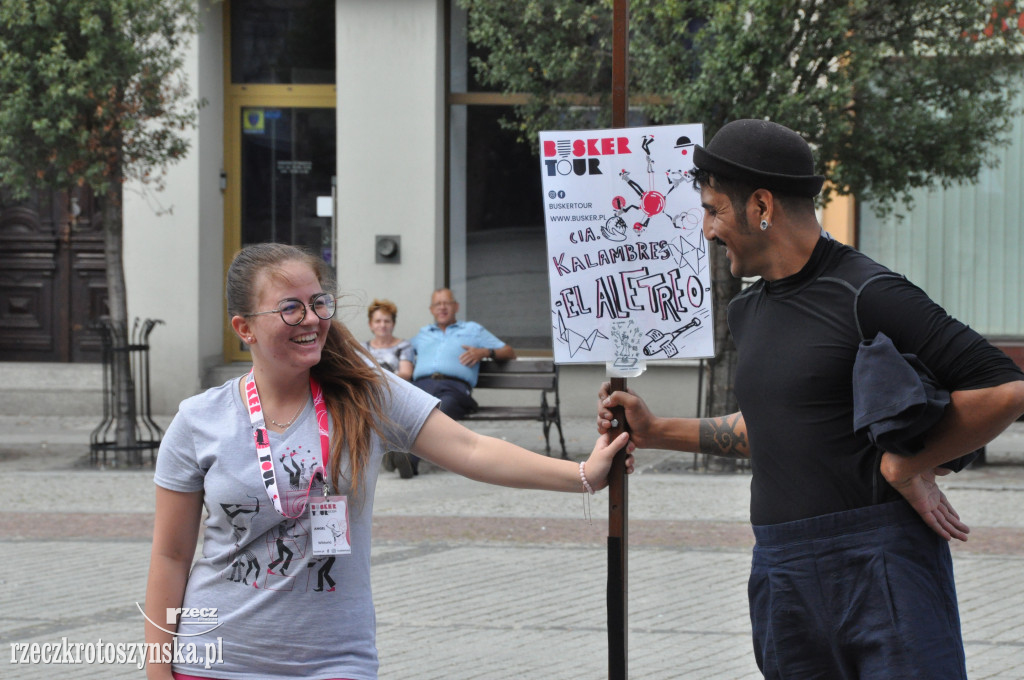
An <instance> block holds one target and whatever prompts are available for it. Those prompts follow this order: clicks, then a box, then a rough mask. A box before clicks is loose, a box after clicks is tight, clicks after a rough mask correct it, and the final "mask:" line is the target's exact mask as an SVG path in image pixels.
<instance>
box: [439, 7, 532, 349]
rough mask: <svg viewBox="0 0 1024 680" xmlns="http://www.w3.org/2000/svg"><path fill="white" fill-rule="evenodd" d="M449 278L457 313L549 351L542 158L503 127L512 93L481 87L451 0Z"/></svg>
mask: <svg viewBox="0 0 1024 680" xmlns="http://www.w3.org/2000/svg"><path fill="white" fill-rule="evenodd" d="M452 5H453V8H452V17H451V20H452V23H451V29H452V30H451V36H452V37H451V73H450V91H451V96H450V100H451V102H452V105H451V107H450V110H449V117H450V147H449V181H450V202H449V206H450V207H449V244H450V245H449V253H448V256H449V260H448V262H449V279H450V285H451V287H452V289H453V291H454V292H455V294H456V296H457V297H458V298H459V300H460V302H461V303H462V305H463V310H462V312H461V313H460V316H461V317H463V318H466V319H469V320H472V321H477V322H479V323H481V324H483V325H484V326H485V327H486V328H487V329H488V330H490V331H491V332H493V333H494V334H495V335H497V336H498V337H499V338H501V339H502V340H504V341H505V342H507V343H509V344H510V345H512V346H514V347H515V348H516V349H517V350H537V351H550V350H551V318H550V317H551V315H550V311H549V309H548V278H547V267H546V261H547V245H546V240H545V231H544V206H543V201H542V196H541V182H540V169H539V164H540V161H539V160H538V159H537V157H536V156H535V155H534V154H533V152H532V150H531V148H530V147H529V146H527V145H526V144H523V143H520V142H518V141H517V140H516V138H515V135H514V134H513V133H512V132H509V131H507V130H504V129H503V128H502V127H501V124H500V122H499V121H500V119H501V118H502V117H511V114H512V107H511V105H510V98H508V97H504V96H502V95H498V94H493V93H486V92H481V88H480V87H479V85H477V84H476V82H475V80H474V78H473V73H472V71H471V69H470V68H469V66H468V54H467V44H466V38H465V32H464V27H465V12H463V11H462V10H460V9H459V8H458V6H457V5H456V3H452Z"/></svg>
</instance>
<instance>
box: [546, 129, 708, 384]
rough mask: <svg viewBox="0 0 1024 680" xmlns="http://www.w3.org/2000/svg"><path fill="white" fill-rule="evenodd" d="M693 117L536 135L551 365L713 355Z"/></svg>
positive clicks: (698, 137)
mask: <svg viewBox="0 0 1024 680" xmlns="http://www.w3.org/2000/svg"><path fill="white" fill-rule="evenodd" d="M701 143H703V128H702V126H700V125H667V126H656V127H644V128H622V129H613V130H575V131H545V132H541V133H540V165H541V177H542V187H543V191H544V214H545V222H546V227H547V243H548V278H549V281H550V284H551V325H552V329H553V331H554V332H553V337H554V351H555V361H556V362H558V363H586V362H597V363H614V364H615V365H616V367H617V368H618V369H622V370H630V369H631V368H634V367H636V368H640V367H642V366H643V364H644V362H645V361H647V360H653V359H672V358H696V357H708V356H713V354H714V332H713V324H712V316H713V315H712V309H711V297H712V296H711V275H710V269H709V265H708V263H709V261H708V253H707V244H706V241H705V239H704V236H703V233H702V232H701V217H702V209H701V206H700V196H699V195H698V194H697V193H696V192H695V191H694V190H693V188H692V186H691V184H690V180H691V172H692V169H693V147H694V145H695V144H701Z"/></svg>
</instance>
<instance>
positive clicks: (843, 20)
mask: <svg viewBox="0 0 1024 680" xmlns="http://www.w3.org/2000/svg"><path fill="white" fill-rule="evenodd" d="M458 1H459V4H460V5H461V6H462V7H464V8H465V9H467V10H468V17H469V22H468V38H469V42H470V44H471V48H472V51H471V55H472V56H471V65H472V67H473V71H474V73H475V76H476V78H477V81H478V82H479V84H480V85H482V86H483V87H484V88H485V89H493V90H497V91H502V92H506V93H527V94H530V95H532V97H531V98H530V100H529V102H528V103H527V104H524V105H521V106H517V107H516V114H515V116H514V118H511V119H506V120H505V121H504V124H505V125H506V126H507V127H509V128H512V129H514V130H516V131H517V132H518V134H519V137H520V139H521V140H522V141H523V142H524V143H526V144H529V145H530V146H531V147H532V148H534V149H535V150H536V147H537V144H536V139H537V137H536V133H537V132H538V131H539V130H545V129H556V130H557V129H578V128H601V127H609V126H610V123H611V109H610V98H611V89H612V84H611V66H612V50H611V45H612V12H611V9H612V4H613V3H612V0H591V1H584V0H458ZM1022 32H1024V14H1021V12H1020V11H1019V10H1018V9H1017V8H1016V5H1015V3H1014V2H1013V1H1008V0H985V1H979V0H788V1H787V0H782V1H780V0H631V1H630V3H629V58H628V74H629V103H630V111H631V113H630V121H631V122H633V121H637V122H639V121H644V122H650V123H653V124H669V123H703V124H704V134H705V139H710V138H711V137H712V136H713V135H714V134H715V132H717V131H718V129H719V128H721V127H722V125H724V124H725V123H727V122H729V121H730V120H736V119H739V118H764V119H769V120H773V121H776V122H779V123H782V124H784V125H786V126H788V127H790V128H793V129H794V130H797V131H798V132H800V133H801V134H802V135H803V136H804V138H805V139H807V140H808V141H809V142H810V143H811V145H812V146H813V147H814V149H815V156H816V159H817V163H818V168H817V170H818V172H820V173H821V174H824V175H825V176H826V177H828V178H829V180H831V181H830V182H829V183H827V184H826V188H825V190H824V192H823V195H822V200H823V201H827V200H828V199H829V198H830V197H831V196H833V195H835V194H851V193H852V194H855V195H856V196H858V197H859V198H860V199H862V200H866V201H872V202H874V205H875V206H876V207H877V209H879V210H880V211H885V210H887V209H889V208H891V206H892V205H893V204H894V203H895V202H896V201H898V200H903V201H907V202H909V200H910V196H911V192H912V191H913V190H914V189H918V188H921V187H934V186H937V185H941V186H949V185H951V184H953V183H956V182H964V181H973V180H975V179H976V178H977V176H978V173H979V171H980V170H981V169H982V168H983V167H985V166H986V165H990V164H992V163H993V161H992V156H991V151H992V149H993V148H994V147H995V146H996V145H997V144H1000V143H1003V142H1004V141H1005V136H1006V134H1007V133H1008V131H1009V128H1010V126H1011V122H1012V119H1013V117H1014V116H1015V115H1016V114H1017V113H1018V112H1017V111H1015V110H1014V109H1013V105H1012V102H1013V98H1014V96H1015V95H1016V92H1017V90H1018V89H1019V88H1020V85H1021V82H1022V81H1021V63H1022V62H1021V59H1020V55H1021V50H1022V44H1024V37H1022ZM637 114H639V116H638V115H637ZM711 270H712V271H711V274H712V279H713V281H714V292H713V296H714V304H715V328H716V332H715V336H716V337H715V344H716V348H717V351H718V356H717V357H716V358H715V360H713V361H711V362H709V364H708V380H707V381H706V385H707V393H706V399H705V402H704V403H705V406H706V408H707V410H708V412H709V413H715V414H721V413H727V412H731V411H732V410H735V408H736V402H735V398H734V396H733V395H732V391H731V385H732V373H733V370H734V367H735V359H736V356H735V348H734V346H733V345H732V343H731V339H730V338H729V336H728V331H727V324H726V322H725V310H726V306H727V303H728V301H729V300H730V299H732V297H733V296H734V295H735V294H736V293H737V292H738V291H739V289H740V286H741V283H740V281H739V280H737V279H733V278H732V277H731V276H730V275H729V270H728V262H727V260H726V259H725V256H724V252H722V249H719V248H714V249H712V257H711Z"/></svg>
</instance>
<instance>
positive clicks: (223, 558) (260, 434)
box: [146, 244, 632, 680]
mask: <svg viewBox="0 0 1024 680" xmlns="http://www.w3.org/2000/svg"><path fill="white" fill-rule="evenodd" d="M332 286H333V283H332V281H331V279H330V276H329V272H328V269H327V267H326V265H325V264H324V263H323V262H322V261H320V260H319V259H318V258H315V257H313V256H311V255H308V254H306V253H305V252H304V251H301V250H299V249H297V248H294V247H292V246H286V245H280V244H261V245H255V246H249V247H247V248H245V249H243V250H242V251H241V252H239V253H238V254H237V255H236V256H235V259H234V261H233V262H232V264H231V267H230V268H229V270H228V280H227V306H228V314H229V315H230V316H231V326H232V328H233V329H234V330H235V332H236V333H237V334H238V336H239V337H240V338H241V339H242V340H243V341H244V342H245V343H247V344H248V345H249V348H250V350H251V352H252V360H253V367H252V370H251V371H250V372H249V373H248V374H247V375H245V376H242V377H241V378H239V379H232V380H230V381H228V382H227V383H225V384H224V385H221V386H220V387H215V388H213V389H210V390H208V391H206V392H204V393H203V394H200V395H197V396H195V397H191V398H189V399H186V400H185V401H184V402H182V404H181V407H180V409H179V411H178V414H177V415H176V416H175V418H174V421H173V422H172V423H171V425H170V426H169V428H168V430H167V433H166V435H165V436H164V439H163V442H162V444H161V447H160V454H159V457H158V459H157V469H156V476H155V480H156V484H157V488H156V522H155V527H154V535H153V550H152V556H151V561H150V568H149V583H148V586H147V590H146V618H147V622H146V640H147V642H150V643H161V644H164V645H165V648H169V647H167V646H169V645H171V644H177V645H178V647H181V646H182V645H185V644H190V645H194V646H193V647H191V649H197V650H200V651H202V650H217V651H218V656H219V658H218V663H217V664H216V665H213V666H208V665H207V663H206V662H207V659H198V658H193V659H188V658H187V655H179V657H178V658H177V659H174V661H173V663H152V662H151V663H150V664H148V666H147V673H148V676H149V678H151V679H155V678H162V679H164V680H167V679H168V678H171V677H174V678H178V679H179V680H182V679H186V680H187V679H190V678H204V677H208V678H214V677H232V678H248V677H252V678H257V677H258V678H271V679H272V678H287V677H306V678H318V679H321V680H332V679H342V680H373V679H374V678H376V677H377V650H376V646H375V642H374V638H375V618H374V611H373V602H372V597H371V593H370V524H371V515H372V512H373V497H374V487H375V484H376V481H377V472H378V470H379V469H380V463H381V457H382V456H383V454H384V453H385V451H388V450H398V451H411V452H413V453H415V454H416V455H418V456H421V457H423V458H426V459H427V460H429V461H432V462H434V463H436V464H437V465H439V466H441V467H444V468H447V469H449V470H451V471H453V472H457V473H459V474H462V475H465V476H467V477H470V478H473V479H476V480H480V481H484V482H489V483H492V484H501V485H505V486H511V487H520V488H534V489H547V490H552V491H569V492H580V491H592V490H593V489H600V488H603V487H604V486H605V485H606V477H607V474H608V470H609V467H610V465H611V460H612V457H613V456H614V454H615V452H616V451H618V450H619V449H620V448H622V446H624V445H625V443H626V435H622V436H620V437H619V438H617V439H615V440H614V441H609V439H608V438H607V436H602V437H601V438H600V439H598V441H597V444H596V445H595V447H594V450H593V452H592V453H591V455H590V457H589V458H588V459H587V460H586V461H585V464H579V465H577V464H576V463H572V462H569V461H565V460H559V459H555V458H548V457H546V456H541V455H538V454H534V453H531V452H529V451H526V450H524V449H521V448H519V447H517V446H514V445H512V444H509V443H507V442H504V441H501V440H498V439H494V438H491V437H484V436H481V435H478V434H475V433H474V432H472V431H470V430H468V429H466V428H464V427H463V426H461V425H460V424H458V423H456V422H455V421H453V420H451V419H450V418H448V417H447V416H445V415H444V414H442V413H441V412H440V411H439V410H438V409H437V408H436V406H437V403H438V402H437V399H435V398H433V397H431V396H430V395H427V394H426V393H424V392H422V391H421V390H419V389H417V388H415V387H413V386H412V385H411V384H409V383H407V382H406V381H404V380H401V379H399V378H397V377H396V376H394V375H393V374H391V373H389V372H387V371H381V370H380V369H379V368H377V367H376V366H375V365H374V364H373V363H372V362H371V361H370V359H369V355H368V353H367V351H366V350H365V348H364V347H363V346H362V345H361V344H360V343H359V342H358V341H357V340H356V339H355V338H354V337H353V336H352V334H351V333H350V332H349V331H348V329H347V328H345V326H344V325H342V324H341V323H339V322H338V321H336V320H333V316H334V311H335V307H336V301H335V297H334V294H333V293H332V292H331V291H332ZM627 466H628V467H629V469H632V459H631V458H630V459H628V461H627ZM325 471H326V472H325ZM204 507H205V510H206V513H207V515H208V518H207V519H206V520H205V521H204V522H203V524H204V527H205V529H204V534H203V549H202V555H201V557H200V558H199V559H198V560H197V561H196V563H195V565H194V566H192V560H193V555H194V553H195V548H196V542H197V539H198V536H199V526H200V521H201V517H202V514H203V509H204ZM270 565H273V567H272V568H271V566H270ZM176 618H177V621H175V620H176ZM169 621H170V623H169ZM175 633H176V634H177V635H178V636H179V638H178V640H177V642H176V643H172V637H173V635H174V634H175ZM218 645H220V647H218ZM183 660H184V662H182V661H183ZM193 661H194V662H193ZM172 669H173V673H172Z"/></svg>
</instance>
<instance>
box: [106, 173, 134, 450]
mask: <svg viewBox="0 0 1024 680" xmlns="http://www.w3.org/2000/svg"><path fill="white" fill-rule="evenodd" d="M116 175H117V176H116V177H115V178H114V181H113V182H111V184H110V188H109V189H107V192H106V194H105V195H104V200H103V237H104V238H103V240H104V248H103V253H104V258H105V260H106V265H107V299H108V301H109V305H110V310H109V311H110V334H111V335H110V337H111V341H112V349H113V357H112V361H113V363H112V366H111V370H112V373H111V375H112V382H113V385H114V399H113V408H114V415H115V419H116V422H117V429H116V440H117V450H116V455H115V457H114V461H115V464H116V465H118V466H124V465H137V464H138V463H139V461H140V460H141V457H140V455H141V454H140V451H139V450H138V449H137V448H135V447H136V435H135V384H134V381H133V379H132V368H131V355H130V353H129V343H128V299H127V295H126V286H125V280H124V211H123V209H122V197H123V187H122V184H121V176H120V168H117V170H116Z"/></svg>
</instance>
